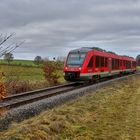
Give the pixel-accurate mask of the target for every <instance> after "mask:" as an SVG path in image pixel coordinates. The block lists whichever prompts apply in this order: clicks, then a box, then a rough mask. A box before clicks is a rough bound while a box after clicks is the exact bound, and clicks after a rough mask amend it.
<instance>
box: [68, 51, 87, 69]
mask: <svg viewBox="0 0 140 140" xmlns="http://www.w3.org/2000/svg"><path fill="white" fill-rule="evenodd" d="M86 54H87V53H84V52H71V53H69V55H68V59H67V66H68V67H81V66H82V64H83V62H84V59H85V57H86Z"/></svg>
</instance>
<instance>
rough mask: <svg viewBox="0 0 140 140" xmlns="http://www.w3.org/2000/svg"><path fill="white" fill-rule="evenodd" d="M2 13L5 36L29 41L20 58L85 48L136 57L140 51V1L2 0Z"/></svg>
mask: <svg viewBox="0 0 140 140" xmlns="http://www.w3.org/2000/svg"><path fill="white" fill-rule="evenodd" d="M0 13H1V14H0V21H1V24H0V29H1V32H4V33H5V32H6V33H8V32H16V37H15V40H26V43H25V44H24V45H23V46H22V47H21V48H19V49H17V50H16V52H15V55H16V57H17V58H18V57H19V58H21V56H23V57H24V58H25V57H26V58H30V59H31V58H33V57H34V56H35V55H37V54H40V55H42V56H43V57H46V56H51V55H52V56H59V55H62V56H63V55H66V54H67V53H68V51H69V50H70V49H72V48H75V47H80V46H83V45H85V46H88V45H89V46H94V45H98V46H99V47H103V48H107V49H108V50H114V51H117V52H118V53H123V54H125V53H127V54H130V55H132V56H136V55H137V54H138V53H139V51H140V49H139V45H140V41H139V37H140V2H139V1H138V0H123V1H122V0H118V1H116V0H100V1H99V0H86V1H85V0H71V1H66V0H51V1H49V0H20V1H19V0H10V1H9V0H2V1H1V3H0ZM122 46H123V49H122ZM135 50H136V52H135ZM21 53H23V54H24V55H21ZM25 53H26V55H25Z"/></svg>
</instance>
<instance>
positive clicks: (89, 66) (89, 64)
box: [87, 56, 93, 68]
mask: <svg viewBox="0 0 140 140" xmlns="http://www.w3.org/2000/svg"><path fill="white" fill-rule="evenodd" d="M87 67H88V68H91V67H93V56H92V57H91V59H90V61H89V63H88V66H87Z"/></svg>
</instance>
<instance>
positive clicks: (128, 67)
mask: <svg viewBox="0 0 140 140" xmlns="http://www.w3.org/2000/svg"><path fill="white" fill-rule="evenodd" d="M135 71H136V60H135V59H134V58H132V57H129V56H120V55H117V54H115V53H113V52H107V51H105V50H102V49H100V48H96V47H92V48H89V47H83V48H80V49H75V50H72V51H70V52H69V54H68V56H67V60H66V62H65V64H64V78H65V79H66V80H67V81H84V80H88V81H92V80H93V81H94V80H96V79H98V78H101V77H107V76H112V75H117V74H125V73H133V72H135Z"/></svg>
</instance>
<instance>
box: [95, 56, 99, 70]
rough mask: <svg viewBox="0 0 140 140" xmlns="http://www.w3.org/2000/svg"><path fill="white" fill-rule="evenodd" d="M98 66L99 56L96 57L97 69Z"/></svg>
mask: <svg viewBox="0 0 140 140" xmlns="http://www.w3.org/2000/svg"><path fill="white" fill-rule="evenodd" d="M99 66H100V59H99V56H96V68H99Z"/></svg>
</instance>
